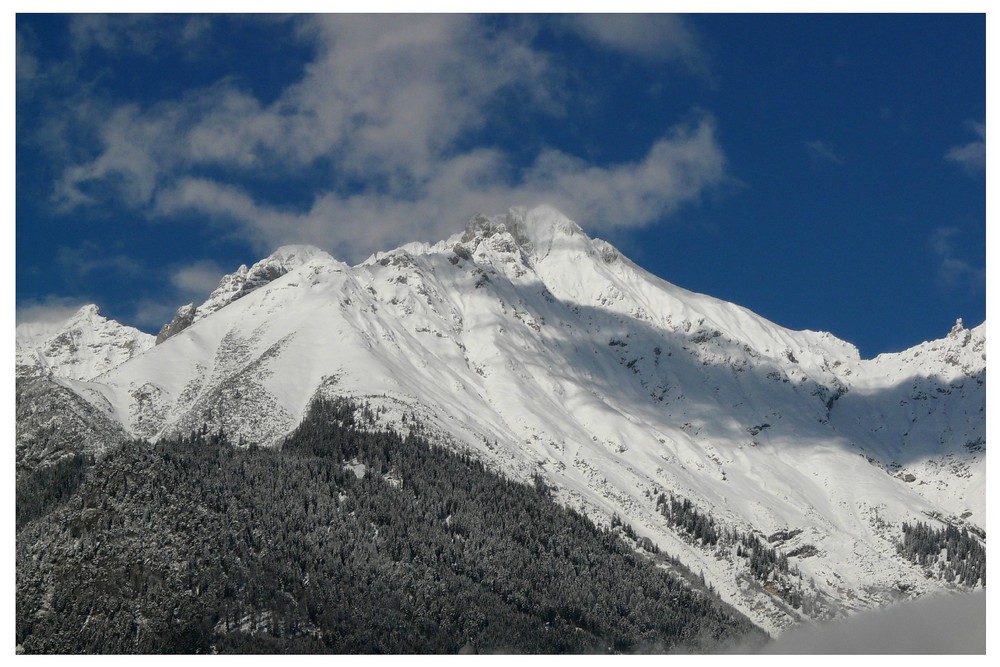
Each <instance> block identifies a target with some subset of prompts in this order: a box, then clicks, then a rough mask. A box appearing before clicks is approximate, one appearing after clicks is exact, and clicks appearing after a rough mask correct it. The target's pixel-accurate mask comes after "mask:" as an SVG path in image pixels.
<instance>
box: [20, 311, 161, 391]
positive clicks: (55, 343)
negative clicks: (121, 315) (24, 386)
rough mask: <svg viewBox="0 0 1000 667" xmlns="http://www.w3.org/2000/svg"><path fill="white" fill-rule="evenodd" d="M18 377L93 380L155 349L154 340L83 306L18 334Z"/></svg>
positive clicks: (22, 327)
mask: <svg viewBox="0 0 1000 667" xmlns="http://www.w3.org/2000/svg"><path fill="white" fill-rule="evenodd" d="M14 339H15V347H16V352H15V354H16V361H15V369H16V374H17V376H18V377H25V376H38V375H42V376H55V377H59V378H69V379H72V380H91V379H93V378H95V377H97V376H98V375H100V374H101V373H104V372H105V371H107V370H109V369H111V368H114V367H115V366H118V365H119V364H121V363H123V362H125V361H128V360H129V359H131V358H133V357H135V356H138V355H140V354H142V353H143V352H145V351H146V350H148V349H149V348H151V347H152V346H153V340H154V338H153V336H150V335H149V334H147V333H144V332H142V331H139V330H138V329H135V328H132V327H128V326H125V325H122V324H119V323H118V322H116V321H114V320H109V319H108V318H106V317H104V316H103V315H101V313H100V310H99V309H98V307H97V306H95V305H93V304H91V305H87V306H83V307H82V308H80V310H78V311H76V312H75V313H74V314H73V315H71V316H70V317H69V319H67V320H65V321H63V322H56V323H44V324H43V323H40V322H25V323H24V324H19V325H17V328H16V330H15V336H14Z"/></svg>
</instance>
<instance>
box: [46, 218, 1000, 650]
mask: <svg viewBox="0 0 1000 667" xmlns="http://www.w3.org/2000/svg"><path fill="white" fill-rule="evenodd" d="M260 265H263V266H265V267H268V266H280V268H277V269H275V270H273V271H272V270H266V271H262V272H261V274H260V275H261V277H262V279H261V280H260V281H259V284H257V283H252V284H256V287H255V288H254V289H251V290H246V289H245V287H246V286H247V285H248V284H251V281H248V280H247V277H248V276H250V275H251V274H252V273H253V269H250V270H244V269H243V267H241V270H240V271H238V272H237V273H236V274H233V275H231V276H227V278H226V279H224V280H223V283H222V284H220V287H219V289H218V290H216V292H215V293H213V295H212V297H210V299H209V301H208V302H206V303H207V304H209V305H204V304H203V306H199V307H198V308H197V311H198V312H201V313H203V314H202V315H201V316H200V317H197V316H193V317H191V318H190V319H191V322H190V324H189V325H188V326H186V327H183V328H180V329H178V331H177V332H176V333H174V335H172V336H170V337H169V338H167V339H165V340H163V341H161V344H160V345H157V346H156V347H154V348H152V349H147V350H146V351H145V352H143V353H142V354H141V355H139V356H137V357H135V358H134V359H131V360H129V361H127V362H126V363H123V364H121V365H119V366H117V367H115V368H114V369H112V370H110V371H108V372H107V373H105V374H104V375H103V376H101V377H100V378H98V380H96V381H91V382H82V381H77V379H68V380H66V381H65V384H66V385H67V386H69V387H71V388H73V389H74V390H76V391H77V392H78V393H79V394H80V395H83V396H86V397H87V398H88V400H91V401H93V402H94V403H95V405H100V406H102V408H101V409H102V410H105V411H106V412H107V414H109V415H111V416H113V417H114V418H115V419H116V420H117V421H118V422H120V423H121V424H122V425H123V427H124V428H125V429H126V430H127V431H128V432H129V433H131V434H133V435H137V436H143V437H151V438H156V437H161V436H165V435H176V434H185V433H188V432H190V431H191V430H192V429H195V428H198V427H200V426H201V425H202V424H207V425H208V426H209V428H211V429H219V428H221V429H223V430H224V431H225V432H226V433H227V434H229V435H230V437H232V438H233V439H234V440H242V441H243V442H246V443H250V442H257V443H264V444H277V443H279V442H280V441H281V438H282V437H283V436H284V435H285V434H286V433H288V432H289V431H290V430H291V429H292V428H294V427H295V426H296V425H297V424H298V423H299V421H300V420H301V419H302V416H303V415H304V414H305V412H306V410H307V408H308V406H309V405H310V403H311V401H313V400H314V399H315V398H316V397H317V396H334V395H343V396H349V397H354V398H364V399H365V400H367V401H369V402H370V404H371V405H372V406H373V408H375V410H376V412H377V414H378V418H379V419H380V421H381V423H382V424H383V425H385V426H388V427H391V428H393V429H396V430H400V431H403V432H406V431H407V430H408V429H410V428H412V427H413V426H414V424H415V423H420V424H422V425H423V426H424V427H425V428H427V429H429V430H430V431H432V432H433V433H434V434H435V435H436V436H437V438H438V439H439V440H442V441H445V442H448V443H450V444H451V445H452V446H454V447H456V448H459V449H463V450H466V451H469V452H471V453H473V454H475V455H476V456H478V457H481V458H483V459H484V460H486V461H488V462H489V463H490V465H491V466H493V467H495V468H497V469H499V470H501V471H503V472H505V473H506V474H508V475H511V476H514V477H517V478H520V479H529V478H530V477H532V476H533V475H541V477H542V478H544V479H545V480H546V481H547V483H548V484H550V485H551V486H553V487H554V488H555V489H556V490H557V494H558V497H559V499H560V500H561V501H563V502H565V503H567V504H569V505H572V506H574V507H577V508H579V509H581V510H583V511H584V512H585V513H587V514H588V515H590V516H591V517H593V518H595V519H596V520H598V521H607V520H608V519H609V518H610V517H611V516H612V515H614V514H618V515H619V516H621V517H622V518H623V519H624V520H625V521H626V522H628V523H630V524H631V525H632V526H633V528H634V529H635V531H636V532H637V533H638V535H639V536H640V537H647V538H649V539H650V540H651V541H653V542H654V543H656V544H658V545H659V546H660V547H661V548H662V549H664V550H666V551H667V552H669V553H671V554H674V555H676V556H678V557H679V558H680V559H681V560H682V561H683V562H684V563H685V564H687V565H688V566H689V567H690V568H691V569H692V570H694V571H696V572H697V571H699V570H700V571H702V572H704V574H705V577H706V579H707V580H708V581H709V582H711V583H712V584H713V585H714V586H715V588H716V589H717V590H718V591H719V593H720V594H721V595H722V596H723V598H724V599H726V600H727V601H729V602H731V603H732V604H734V605H736V606H737V607H738V608H739V609H740V610H741V611H743V612H744V613H746V614H747V615H748V616H750V617H751V618H752V619H754V621H755V622H757V623H759V624H760V625H761V626H762V627H764V628H765V629H766V630H768V631H770V632H778V631H780V630H781V629H782V628H784V627H787V626H788V625H790V624H792V623H795V622H797V621H800V620H802V619H804V618H808V617H824V616H833V615H839V614H842V613H847V612H850V611H851V610H852V609H864V608H870V607H877V606H881V605H884V604H887V603H889V602H891V601H894V600H896V599H900V598H903V597H908V596H913V595H919V594H923V593H926V592H929V591H932V590H937V589H940V588H943V587H947V586H948V584H946V583H944V582H941V581H940V580H938V579H936V578H928V577H927V576H925V573H924V571H923V569H922V568H920V567H917V566H915V565H913V564H912V563H910V562H909V561H906V560H904V559H903V558H902V557H901V556H899V555H897V554H896V550H895V542H894V540H895V539H896V538H897V537H898V536H899V534H900V525H901V524H902V522H904V521H909V522H913V521H916V520H927V519H928V517H931V516H934V517H939V518H941V519H942V520H947V521H950V522H953V523H954V524H955V525H960V526H963V525H964V526H969V527H972V528H974V529H978V527H981V526H983V525H984V521H985V505H984V503H985V500H984V493H983V489H984V484H985V417H984V405H985V324H984V325H981V326H979V327H976V328H974V329H971V330H967V329H964V327H961V326H959V327H956V329H955V330H954V331H953V332H952V334H951V335H949V336H948V337H947V338H945V339H942V340H941V341H934V342H930V343H925V344H923V345H920V346H917V347H915V348H913V349H911V350H907V351H905V352H902V353H899V354H895V355H882V356H880V357H878V358H876V359H873V360H862V359H861V358H860V357H859V355H858V352H857V350H856V348H854V347H853V346H852V345H850V344H848V343H846V342H844V341H841V340H839V339H837V338H835V337H834V336H832V335H830V334H827V333H817V332H812V331H791V330H788V329H785V328H783V327H780V326H778V325H776V324H774V323H772V322H769V321H767V320H766V319H764V318H762V317H760V316H758V315H756V314H754V313H752V312H750V311H749V310H746V309H745V308H741V307H739V306H736V305H733V304H730V303H726V302H723V301H720V300H718V299H714V298H711V297H708V296H705V295H700V294H695V293H693V292H689V291H687V290H684V289H681V288H679V287H676V286H674V285H671V284H670V283H667V282H665V281H663V280H661V279H659V278H657V277H655V276H653V275H651V274H649V273H648V272H646V271H644V270H643V269H641V268H640V267H638V266H636V265H635V264H633V263H632V262H631V261H629V260H628V259H627V258H625V257H623V256H622V255H621V254H620V253H619V252H618V251H617V250H616V249H615V248H613V247H612V246H610V245H609V244H607V243H605V242H603V241H600V240H595V239H591V238H589V237H588V236H587V235H586V234H584V233H583V231H582V230H581V229H580V228H579V227H578V226H577V225H576V224H574V223H573V222H572V221H570V220H568V219H566V218H565V217H564V216H562V215H561V214H560V213H558V212H557V211H554V210H552V209H550V208H544V207H543V208H538V209H533V210H530V211H526V210H523V209H512V210H511V211H510V212H508V213H507V214H506V215H501V216H494V217H484V216H479V217H477V218H475V219H474V220H472V221H471V222H470V224H469V226H468V228H467V229H466V230H465V231H464V232H463V233H460V234H456V235H455V236H453V237H452V238H450V239H448V240H446V241H443V242H441V243H438V244H434V245H429V244H410V245H407V246H404V247H402V248H399V249H397V250H394V251H391V252H386V253H377V254H376V255H373V256H372V257H370V258H369V259H367V260H366V261H364V262H362V263H361V264H359V265H357V266H354V267H350V266H347V265H346V264H343V263H342V262H339V261H337V260H335V259H333V258H332V257H330V256H329V255H327V254H326V253H324V252H322V251H319V250H316V249H314V248H307V247H301V246H297V247H291V248H283V249H282V250H281V251H280V252H279V253H277V254H276V256H272V257H271V258H267V259H265V260H263V262H262V263H258V265H255V267H257V266H260ZM233 276H236V277H235V278H234V277H233ZM237 295H238V296H237ZM661 494H670V495H675V496H677V497H678V498H684V499H687V500H688V501H690V503H691V506H692V507H693V508H696V510H697V512H699V513H700V514H701V515H703V516H711V517H712V519H713V521H714V522H715V523H716V525H717V526H719V527H721V528H725V529H726V530H728V531H734V533H733V534H738V535H741V536H743V538H744V540H745V541H749V540H751V537H752V536H756V538H755V539H757V541H758V542H759V543H760V544H761V545H764V546H766V548H768V549H775V550H777V551H776V553H778V554H779V555H785V556H787V557H788V560H789V561H790V562H791V565H792V567H791V568H790V569H789V571H788V573H784V574H781V576H780V579H779V578H775V577H776V575H767V576H761V575H760V574H759V571H758V574H756V575H755V574H754V568H753V567H752V564H751V562H750V560H749V559H748V558H747V557H745V556H742V555H740V552H741V551H742V547H739V546H738V545H737V544H736V543H733V542H731V543H725V542H722V543H719V544H721V545H722V546H720V545H719V544H715V545H712V544H705V543H704V542H703V541H702V540H700V539H696V538H694V537H693V536H692V534H691V533H690V532H685V531H684V530H680V529H678V527H677V525H674V524H672V523H671V522H670V521H668V520H667V519H666V518H665V516H664V514H663V513H662V511H661V510H662V508H663V504H662V500H661ZM658 500H660V502H659V503H658ZM762 548H763V546H762ZM755 553H756V552H755ZM803 599H804V600H805V602H804V603H803V602H802V600H803Z"/></svg>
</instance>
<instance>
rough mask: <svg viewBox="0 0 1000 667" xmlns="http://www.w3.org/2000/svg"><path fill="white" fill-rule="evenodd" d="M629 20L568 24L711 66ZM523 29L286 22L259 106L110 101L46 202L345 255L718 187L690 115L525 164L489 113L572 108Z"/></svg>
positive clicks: (211, 91)
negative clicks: (291, 49)
mask: <svg viewBox="0 0 1000 667" xmlns="http://www.w3.org/2000/svg"><path fill="white" fill-rule="evenodd" d="M635 19H636V17H618V18H614V19H613V20H612V19H611V18H609V19H608V20H596V19H595V18H593V17H580V18H578V19H574V20H573V21H570V22H569V23H570V25H571V29H573V30H576V31H577V33H578V34H579V35H580V36H582V37H583V38H584V39H586V40H588V41H590V42H591V43H593V44H596V45H598V46H599V47H601V48H606V49H610V50H615V51H619V52H627V53H629V54H631V55H634V56H636V57H640V58H645V59H661V60H663V59H666V60H671V61H674V62H678V63H682V64H683V65H684V66H685V68H686V69H687V70H688V71H690V72H696V73H697V72H699V71H703V70H704V71H707V64H706V61H705V59H704V58H703V56H702V55H701V51H700V49H699V47H698V45H697V40H696V39H695V37H694V36H693V34H692V33H691V31H690V30H689V29H688V28H687V27H686V25H685V23H684V22H683V21H682V20H681V19H679V18H676V17H670V16H657V17H652V18H651V19H649V20H643V21H637V20H635ZM154 27H155V26H151V25H150V24H149V23H148V22H147V21H144V20H141V19H134V20H132V19H129V20H125V19H121V20H119V19H114V20H111V19H107V18H106V17H81V18H80V19H79V20H77V21H75V22H74V29H73V32H72V35H73V43H74V45H75V48H76V51H77V52H79V53H86V52H88V51H91V50H94V49H106V50H122V49H125V50H128V49H132V50H136V49H140V48H141V45H142V44H146V43H154V44H155V43H158V42H157V38H156V37H154V36H151V35H148V33H149V32H150V31H151V30H153V28H154ZM181 27H182V28H183V30H182V31H181V35H182V36H183V37H184V39H185V40H187V42H185V43H188V42H196V41H197V40H198V39H200V38H202V37H201V36H202V35H204V34H207V33H209V32H210V30H209V29H208V28H206V27H205V25H204V21H201V22H199V23H197V24H194V23H192V22H191V21H188V22H185V23H184V24H183V25H182V26H181ZM171 30H172V32H171V34H173V33H174V32H177V30H178V29H177V28H176V27H175V28H172V29H171ZM536 32H537V25H536V24H533V23H532V22H530V21H529V20H527V19H526V20H521V21H516V20H515V21H510V22H506V23H503V24H493V23H490V22H489V21H487V20H485V19H482V18H480V17H476V16H452V15H448V16H440V15H430V16H427V15H421V16H344V15H327V16H319V17H309V18H302V19H296V20H295V21H294V34H295V37H296V39H298V40H300V42H301V43H302V44H304V45H306V46H308V48H309V49H310V50H311V52H312V54H313V55H312V59H311V60H310V61H309V62H308V63H307V64H306V65H305V66H304V67H303V68H302V74H301V77H300V78H298V79H297V80H294V81H291V82H288V83H287V84H286V85H284V86H283V87H282V88H281V89H280V91H279V94H278V95H276V96H275V97H274V98H273V99H269V100H265V99H262V97H260V96H258V95H256V94H254V93H253V92H252V91H250V90H248V89H247V88H246V87H245V86H241V85H240V83H239V82H238V81H236V80H233V79H226V78H223V79H221V80H218V81H216V82H215V83H214V84H212V85H210V86H207V87H203V88H199V89H193V90H189V91H186V92H185V93H183V94H182V95H181V96H179V97H177V98H175V99H167V100H162V101H160V102H157V103H155V104H147V105H139V104H134V103H128V104H118V105H113V104H112V105H111V106H110V108H109V109H107V110H106V113H103V114H101V115H100V118H101V120H100V121H99V122H96V124H95V125H94V126H93V127H92V128H90V130H91V131H90V133H89V134H90V136H91V137H92V138H93V150H92V151H90V153H89V154H88V155H86V156H85V157H83V158H74V159H71V160H69V161H68V163H67V164H66V166H65V168H64V169H62V171H61V174H60V176H59V177H58V180H57V183H56V185H55V188H54V194H53V198H54V201H55V202H56V204H57V205H58V206H60V207H61V208H62V210H64V211H66V212H71V211H73V210H74V209H76V208H78V207H83V206H96V205H101V204H103V203H106V202H108V201H113V202H115V203H117V204H123V205H125V206H127V207H129V208H130V209H131V210H133V211H135V212H137V213H139V214H140V216H141V217H145V218H147V219H170V218H172V217H177V216H189V217H190V216H200V217H202V218H204V219H205V220H206V221H208V222H209V223H211V224H216V225H219V226H220V228H221V229H223V230H227V231H231V232H235V233H238V234H239V235H240V236H241V237H242V238H246V239H247V240H249V241H250V242H251V243H252V244H253V245H254V246H255V248H256V249H257V250H261V251H267V250H270V249H271V248H273V247H274V246H276V245H279V244H282V243H288V242H307V243H314V244H317V245H320V246H323V247H325V248H328V249H330V250H332V251H334V252H335V254H338V255H340V256H342V257H344V258H345V259H349V260H355V261H356V260H359V259H361V258H363V257H364V256H365V255H367V254H368V253H370V252H372V251H374V250H376V249H384V248H386V247H391V246H393V245H396V244H399V243H401V242H406V241H411V240H427V241H434V240H438V239H440V238H443V237H445V236H447V235H448V234H449V233H451V232H453V231H455V230H456V228H457V227H458V226H459V225H461V224H462V222H464V221H465V220H466V219H468V218H469V217H470V216H471V215H473V214H475V213H478V212H497V211H503V210H506V208H507V207H509V206H512V205H527V206H531V205H534V204H538V203H543V202H545V203H550V204H553V205H555V206H557V207H559V208H561V209H563V210H564V211H565V212H566V213H567V214H568V215H570V217H573V218H574V219H576V220H578V221H579V222H581V224H583V225H584V226H586V227H587V228H589V229H591V230H594V231H599V230H602V229H609V228H615V227H640V226H645V225H650V224H654V223H657V222H659V221H661V220H662V219H664V218H665V217H666V216H669V215H670V214H671V213H673V212H674V211H676V210H677V208H678V207H680V206H683V205H686V204H693V203H697V202H698V201H699V200H700V199H701V198H702V196H703V195H704V194H705V193H706V192H709V191H711V190H712V189H713V188H715V187H717V186H719V185H720V184H723V183H724V182H725V181H726V178H727V176H726V161H725V156H724V154H723V151H722V149H721V147H720V145H719V142H718V140H717V137H716V131H715V122H714V119H713V118H712V117H711V116H710V115H708V114H704V113H701V114H695V115H693V116H692V118H691V119H690V120H688V121H687V122H683V123H676V124H673V125H668V124H665V125H664V131H663V133H662V135H661V136H660V137H659V138H658V139H656V140H655V141H653V142H652V144H651V145H649V146H648V149H647V150H646V151H645V152H644V153H642V154H639V155H635V156H634V158H633V159H631V160H627V161H622V162H617V163H596V162H592V161H587V160H585V159H583V158H581V157H579V156H575V155H571V154H567V153H565V152H564V151H561V150H559V149H557V148H554V147H550V146H544V145H543V146H541V147H540V148H539V149H538V150H536V151H535V152H534V154H533V157H532V155H531V154H529V155H528V156H527V158H525V156H524V155H514V154H513V153H512V152H511V146H510V143H509V142H508V143H502V142H496V141H491V138H490V133H489V132H488V131H487V130H488V129H489V128H490V127H491V123H493V122H495V121H496V120H497V118H498V117H500V116H501V115H508V116H511V117H512V118H514V119H515V120H516V118H517V117H519V115H523V116H524V117H532V118H537V117H541V116H544V117H547V118H550V119H555V120H556V121H565V120H567V119H569V118H570V117H571V115H572V105H571V100H570V99H569V95H568V93H567V87H566V86H565V85H564V84H563V81H564V77H565V64H564V63H558V62H555V61H554V59H553V57H552V56H551V54H549V53H547V52H545V51H544V50H542V49H540V48H539V47H537V46H536V45H535V41H534V36H535V33H536ZM137 35H139V36H143V35H145V37H144V38H143V39H142V40H140V39H138V38H137V37H136V36H137ZM19 53H20V47H19ZM29 56H30V54H27V53H25V54H24V55H23V57H24V58H28V57H29ZM20 57H21V56H20V55H19V58H20ZM26 62H27V61H26ZM92 118H93V114H91V115H90V116H88V119H87V122H92V120H91V119H92ZM515 125H516V123H515ZM526 139H528V140H529V141H527V142H526V143H527V144H528V145H533V144H532V143H531V142H532V141H537V138H535V137H526ZM305 178H308V179H310V180H311V181H315V182H316V183H317V185H316V187H315V188H314V189H313V190H312V196H311V198H310V199H309V200H308V201H305V200H303V199H302V198H299V199H298V200H296V201H289V200H288V198H284V197H280V196H274V190H275V189H276V188H280V186H281V184H282V183H288V182H294V181H296V179H299V180H301V179H305ZM261 184H263V187H261Z"/></svg>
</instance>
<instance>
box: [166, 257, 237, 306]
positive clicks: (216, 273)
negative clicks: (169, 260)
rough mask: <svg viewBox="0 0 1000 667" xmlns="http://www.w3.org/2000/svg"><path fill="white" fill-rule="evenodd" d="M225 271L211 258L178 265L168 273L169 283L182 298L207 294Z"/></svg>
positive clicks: (216, 284) (215, 285)
mask: <svg viewBox="0 0 1000 667" xmlns="http://www.w3.org/2000/svg"><path fill="white" fill-rule="evenodd" d="M224 274H225V271H223V270H222V268H220V267H219V265H218V264H216V263H215V262H213V261H211V260H201V261H197V262H194V263H193V264H187V265H185V266H179V267H176V268H174V269H173V271H171V273H170V284H171V285H173V286H174V288H176V289H177V291H178V294H179V296H180V297H181V298H182V299H187V298H198V297H202V298H204V297H206V296H208V295H209V294H210V293H211V292H212V290H214V289H215V288H216V287H218V285H219V280H220V279H221V278H222V276H223V275H224Z"/></svg>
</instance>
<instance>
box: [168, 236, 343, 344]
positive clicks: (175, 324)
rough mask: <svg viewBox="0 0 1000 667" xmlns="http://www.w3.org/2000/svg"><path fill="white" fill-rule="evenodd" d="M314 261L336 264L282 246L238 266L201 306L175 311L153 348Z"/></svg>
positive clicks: (312, 250) (319, 253)
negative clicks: (258, 258)
mask: <svg viewBox="0 0 1000 667" xmlns="http://www.w3.org/2000/svg"><path fill="white" fill-rule="evenodd" d="M315 259H320V260H321V261H324V262H331V263H338V262H337V260H335V259H334V258H333V257H331V256H330V255H329V254H328V253H326V252H325V251H323V250H320V249H319V248H317V247H315V246H311V245H285V246H281V247H280V248H278V249H277V250H275V251H274V252H273V253H271V254H270V255H268V256H267V257H265V258H264V259H262V260H260V261H259V262H256V263H255V264H254V265H253V266H251V267H250V268H247V266H246V264H241V265H240V267H239V268H238V269H237V270H236V271H235V272H233V273H230V274H228V275H226V276H223V277H222V279H221V280H220V281H219V285H218V287H216V288H215V290H214V291H213V292H212V293H211V294H210V295H209V296H208V299H206V300H205V302H204V303H202V304H201V305H200V306H195V305H194V304H193V303H189V304H186V305H183V306H181V307H180V308H178V309H177V312H176V314H175V315H174V317H173V319H172V320H171V321H170V322H168V323H167V324H165V325H164V326H163V328H161V329H160V332H159V334H158V335H157V336H156V344H157V345H159V344H160V343H162V342H164V341H165V340H167V339H168V338H170V337H171V336H175V335H177V334H178V333H180V332H181V331H183V330H184V329H186V328H188V327H189V326H191V325H192V324H194V323H195V322H197V321H199V320H201V319H202V318H204V317H206V316H208V315H211V314H212V313H214V312H216V311H217V310H219V309H221V308H224V307H226V306H227V305H229V304H230V303H232V302H233V301H236V300H237V299H240V298H242V297H244V296H246V295H247V294H249V293H250V292H253V291H254V290H256V289H258V288H260V287H263V286H264V285H267V284H268V283H270V282H272V281H273V280H275V279H277V278H280V277H281V276H283V275H285V274H286V273H288V272H289V271H292V270H294V269H297V268H299V267H300V266H303V265H305V264H307V263H308V262H310V261H312V260H315Z"/></svg>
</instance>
